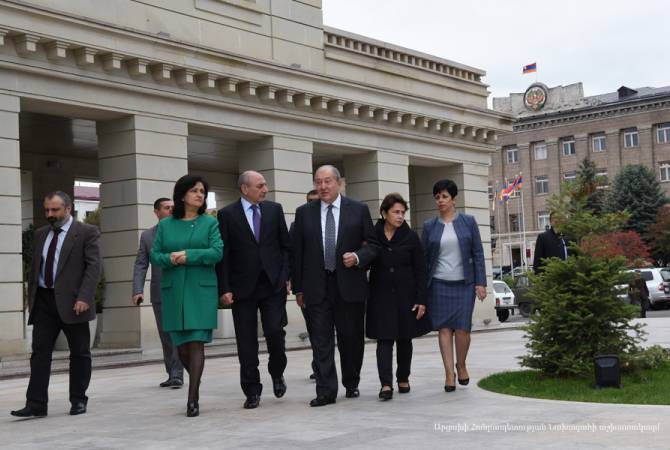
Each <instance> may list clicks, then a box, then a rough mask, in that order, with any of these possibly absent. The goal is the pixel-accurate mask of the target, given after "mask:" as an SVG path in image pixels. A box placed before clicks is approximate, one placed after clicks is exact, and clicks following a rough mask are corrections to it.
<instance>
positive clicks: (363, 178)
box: [344, 151, 411, 223]
mask: <svg viewBox="0 0 670 450" xmlns="http://www.w3.org/2000/svg"><path fill="white" fill-rule="evenodd" d="M344 172H345V174H346V180H347V196H348V197H351V198H353V199H356V200H358V201H361V202H363V203H366V204H367V205H368V207H369V208H370V215H371V216H372V219H373V221H376V219H377V218H378V217H379V205H381V202H382V200H383V199H384V197H385V196H386V195H387V194H390V193H391V192H397V193H399V194H400V195H402V196H403V198H404V199H405V200H406V201H407V202H408V203H411V199H410V196H409V157H408V156H407V155H399V154H396V153H389V152H384V151H374V152H368V153H365V154H362V155H352V156H347V157H345V158H344ZM410 206H411V205H410ZM407 221H408V223H411V220H410V217H409V216H408V217H407Z"/></svg>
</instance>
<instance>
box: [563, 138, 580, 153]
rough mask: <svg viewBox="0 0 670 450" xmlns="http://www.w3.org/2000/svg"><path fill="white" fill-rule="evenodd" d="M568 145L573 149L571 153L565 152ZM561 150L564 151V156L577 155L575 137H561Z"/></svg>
mask: <svg viewBox="0 0 670 450" xmlns="http://www.w3.org/2000/svg"><path fill="white" fill-rule="evenodd" d="M566 145H567V146H568V149H570V150H571V151H570V152H569V153H566V152H565V149H566ZM561 150H562V152H563V156H565V157H569V156H576V155H577V143H576V141H575V138H574V137H572V136H571V137H565V138H561Z"/></svg>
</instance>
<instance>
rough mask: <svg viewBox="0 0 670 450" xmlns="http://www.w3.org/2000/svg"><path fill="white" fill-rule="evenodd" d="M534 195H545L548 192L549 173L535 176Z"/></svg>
mask: <svg viewBox="0 0 670 450" xmlns="http://www.w3.org/2000/svg"><path fill="white" fill-rule="evenodd" d="M534 181H535V186H534V187H535V195H546V194H548V193H549V175H536V176H535V180H534ZM538 183H540V185H541V186H543V188H542V190H540V189H538Z"/></svg>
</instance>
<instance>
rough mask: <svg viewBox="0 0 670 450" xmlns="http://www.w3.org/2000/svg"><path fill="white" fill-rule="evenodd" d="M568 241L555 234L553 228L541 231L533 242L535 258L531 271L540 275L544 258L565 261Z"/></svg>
mask: <svg viewBox="0 0 670 450" xmlns="http://www.w3.org/2000/svg"><path fill="white" fill-rule="evenodd" d="M567 249H568V241H567V239H565V238H563V237H562V235H558V234H556V232H555V231H554V229H553V228H550V229H548V230H546V231H543V232H542V233H540V234H539V235H538V236H537V241H535V256H534V257H533V271H534V272H535V273H541V272H542V271H543V270H544V265H545V261H543V260H544V259H545V258H560V259H565V253H566V252H567Z"/></svg>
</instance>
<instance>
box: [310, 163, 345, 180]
mask: <svg viewBox="0 0 670 450" xmlns="http://www.w3.org/2000/svg"><path fill="white" fill-rule="evenodd" d="M321 169H328V170H330V171H331V172H332V173H333V176H334V177H335V181H340V180H341V179H342V175H340V171H339V170H338V169H337V167H335V166H333V165H330V164H325V165H323V166H321V167H319V168H318V169H316V171H315V172H314V175H315V176H316V172H318V171H319V170H321Z"/></svg>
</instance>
